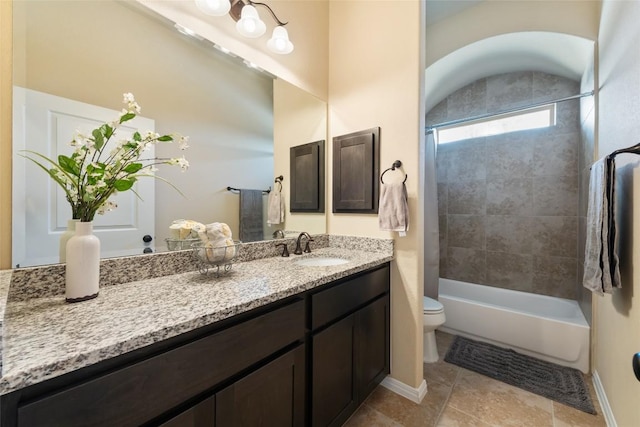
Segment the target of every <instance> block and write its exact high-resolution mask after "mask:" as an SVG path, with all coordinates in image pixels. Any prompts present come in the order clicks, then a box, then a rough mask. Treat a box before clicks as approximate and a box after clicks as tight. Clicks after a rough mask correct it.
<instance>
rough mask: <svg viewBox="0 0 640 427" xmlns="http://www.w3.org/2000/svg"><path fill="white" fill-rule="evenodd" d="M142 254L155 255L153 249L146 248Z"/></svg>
mask: <svg viewBox="0 0 640 427" xmlns="http://www.w3.org/2000/svg"><path fill="white" fill-rule="evenodd" d="M142 253H143V254H152V253H153V249H151V248H144V249H143V250H142Z"/></svg>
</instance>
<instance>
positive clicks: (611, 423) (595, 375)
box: [592, 371, 618, 427]
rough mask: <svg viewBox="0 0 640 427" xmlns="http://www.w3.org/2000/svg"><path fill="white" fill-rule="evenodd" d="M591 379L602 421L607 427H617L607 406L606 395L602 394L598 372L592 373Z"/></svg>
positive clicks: (602, 388) (602, 389)
mask: <svg viewBox="0 0 640 427" xmlns="http://www.w3.org/2000/svg"><path fill="white" fill-rule="evenodd" d="M592 379H593V387H594V388H595V389H596V395H597V396H598V402H600V408H601V409H602V415H604V420H605V422H606V423H607V427H618V424H616V419H615V418H614V416H613V411H612V410H611V406H610V405H609V400H608V399H607V394H606V393H605V392H604V387H603V386H602V382H601V381H600V376H599V375H598V371H593V375H592Z"/></svg>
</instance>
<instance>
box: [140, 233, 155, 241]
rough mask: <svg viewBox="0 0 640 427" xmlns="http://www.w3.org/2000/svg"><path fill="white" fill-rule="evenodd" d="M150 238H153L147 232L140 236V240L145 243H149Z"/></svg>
mask: <svg viewBox="0 0 640 427" xmlns="http://www.w3.org/2000/svg"><path fill="white" fill-rule="evenodd" d="M152 240H153V237H151V236H150V235H148V234H145V235H144V237H143V238H142V241H143V242H145V243H149V242H150V241H152Z"/></svg>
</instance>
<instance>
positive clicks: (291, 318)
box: [0, 264, 389, 427]
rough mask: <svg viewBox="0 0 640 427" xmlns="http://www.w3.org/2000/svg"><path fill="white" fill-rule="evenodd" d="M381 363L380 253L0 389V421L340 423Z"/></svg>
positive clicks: (171, 426) (384, 364)
mask: <svg viewBox="0 0 640 427" xmlns="http://www.w3.org/2000/svg"><path fill="white" fill-rule="evenodd" d="M388 372H389V264H385V265H383V266H381V267H377V268H374V269H372V270H369V271H366V272H362V273H358V274H356V275H353V276H350V277H346V278H343V279H340V280H338V281H336V282H333V283H330V284H327V285H324V286H321V287H319V288H316V289H313V290H311V291H307V292H305V293H302V294H299V295H296V296H292V297H290V298H288V299H286V300H283V301H278V302H275V303H272V304H270V305H268V306H265V307H260V308H257V309H255V310H253V311H250V312H248V313H243V314H240V315H237V316H235V317H233V318H230V319H227V320H225V321H221V322H219V323H216V324H213V325H210V326H209V327H204V328H202V329H199V330H196V331H191V332H188V333H185V334H183V335H180V336H178V337H174V338H170V339H167V340H164V341H161V342H159V343H156V344H154V345H151V346H147V347H144V348H141V349H138V350H135V351H133V352H129V353H125V354H123V355H120V356H118V357H116V358H113V359H108V360H105V361H103V362H100V363H98V364H95V365H91V366H88V367H86V368H83V369H80V370H78V371H73V372H71V373H68V374H66V375H63V376H60V377H56V378H53V379H51V380H48V381H44V382H42V383H38V384H35V385H32V386H29V387H26V388H24V389H21V390H18V391H15V392H12V393H9V394H7V395H4V396H1V397H0V404H1V408H0V425H2V426H3V427H14V426H25V427H37V426H65V427H71V426H86V425H92V426H119V427H120V426H123V427H124V426H140V425H144V426H162V427H211V426H217V427H228V426H303V425H313V426H329V425H341V424H342V423H343V422H344V421H346V420H347V419H348V418H349V416H350V415H351V414H352V413H353V411H355V409H356V408H357V407H358V405H360V403H361V402H362V401H363V400H364V399H365V398H366V397H367V395H368V394H369V393H370V392H371V391H372V390H373V388H375V386H376V385H377V384H378V383H379V382H380V381H381V380H382V379H383V378H384V376H385V375H387V374H388Z"/></svg>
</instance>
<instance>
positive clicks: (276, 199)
mask: <svg viewBox="0 0 640 427" xmlns="http://www.w3.org/2000/svg"><path fill="white" fill-rule="evenodd" d="M267 224H269V226H271V225H277V224H284V196H283V194H282V188H274V189H273V190H271V192H270V193H269V198H268V200H267Z"/></svg>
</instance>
